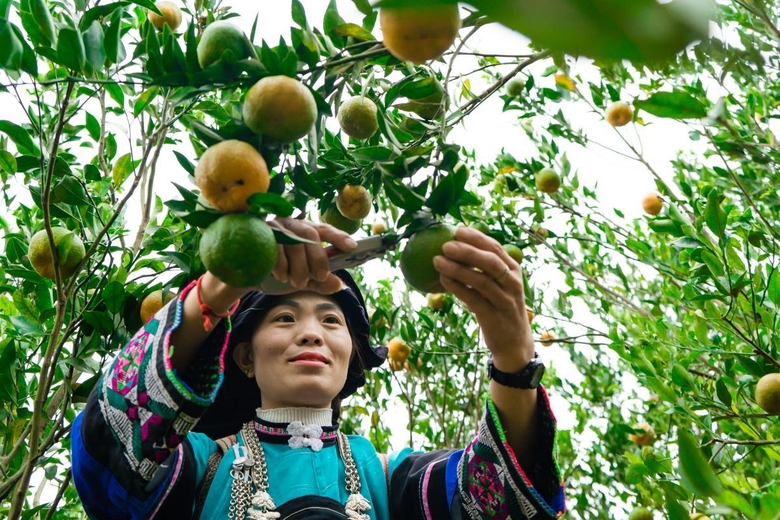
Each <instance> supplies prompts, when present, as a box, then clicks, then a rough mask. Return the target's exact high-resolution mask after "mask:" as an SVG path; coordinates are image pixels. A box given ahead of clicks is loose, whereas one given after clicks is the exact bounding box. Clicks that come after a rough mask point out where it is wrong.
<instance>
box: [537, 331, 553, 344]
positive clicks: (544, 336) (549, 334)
mask: <svg viewBox="0 0 780 520" xmlns="http://www.w3.org/2000/svg"><path fill="white" fill-rule="evenodd" d="M551 339H555V334H553V333H552V332H550V331H549V330H546V331H544V332H542V335H541V336H540V343H541V344H542V345H544V346H545V347H549V346H551V345H552V344H553V343H554V342H553V341H549V340H551Z"/></svg>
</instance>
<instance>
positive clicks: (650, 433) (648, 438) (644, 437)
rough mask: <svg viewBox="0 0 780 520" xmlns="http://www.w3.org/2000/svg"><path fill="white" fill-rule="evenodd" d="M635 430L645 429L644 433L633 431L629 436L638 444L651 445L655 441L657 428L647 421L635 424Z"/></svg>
mask: <svg viewBox="0 0 780 520" xmlns="http://www.w3.org/2000/svg"><path fill="white" fill-rule="evenodd" d="M633 428H634V429H635V430H644V433H632V434H630V435H629V436H628V438H629V439H631V442H633V443H634V444H636V445H637V446H649V445H650V444H652V443H653V441H655V430H653V427H652V426H650V425H649V424H647V423H637V424H635V425H634V426H633Z"/></svg>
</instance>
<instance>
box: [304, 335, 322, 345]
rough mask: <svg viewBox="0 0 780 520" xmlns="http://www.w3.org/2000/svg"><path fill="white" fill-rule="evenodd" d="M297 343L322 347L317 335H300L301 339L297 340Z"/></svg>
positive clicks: (320, 338) (320, 339)
mask: <svg viewBox="0 0 780 520" xmlns="http://www.w3.org/2000/svg"><path fill="white" fill-rule="evenodd" d="M298 342H299V343H300V344H301V345H315V346H320V345H322V337H320V336H319V334H314V333H307V334H303V335H301V337H300V338H299V340H298Z"/></svg>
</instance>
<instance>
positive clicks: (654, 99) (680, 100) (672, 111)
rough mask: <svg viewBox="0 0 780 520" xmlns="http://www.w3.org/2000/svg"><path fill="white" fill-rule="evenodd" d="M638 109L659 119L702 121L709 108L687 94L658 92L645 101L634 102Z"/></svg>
mask: <svg viewBox="0 0 780 520" xmlns="http://www.w3.org/2000/svg"><path fill="white" fill-rule="evenodd" d="M634 106H635V107H636V108H639V109H642V110H644V111H645V112H647V113H648V114H653V115H654V116H657V117H670V118H673V119H701V118H702V117H704V116H706V115H707V107H706V106H705V105H704V103H702V102H701V101H699V100H698V99H696V98H695V97H693V96H692V95H690V94H688V93H686V92H680V91H676V92H656V93H655V94H653V95H652V96H650V97H649V98H647V99H645V100H639V101H634Z"/></svg>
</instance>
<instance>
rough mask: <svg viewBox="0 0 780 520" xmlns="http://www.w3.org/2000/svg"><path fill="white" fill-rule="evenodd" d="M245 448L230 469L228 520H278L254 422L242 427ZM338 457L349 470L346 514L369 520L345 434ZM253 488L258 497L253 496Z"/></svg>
mask: <svg viewBox="0 0 780 520" xmlns="http://www.w3.org/2000/svg"><path fill="white" fill-rule="evenodd" d="M241 435H242V437H243V438H244V443H245V447H243V446H240V445H238V444H236V445H234V451H235V452H236V457H235V460H234V461H233V465H232V467H231V469H230V476H231V477H232V478H233V485H232V488H231V493H230V506H229V508H228V519H229V520H244V518H245V517H246V516H247V515H248V516H249V518H250V519H251V520H276V519H277V518H279V513H278V512H277V511H276V504H275V503H274V500H273V499H272V498H271V495H269V494H268V467H267V466H266V463H265V452H264V451H263V446H262V445H261V444H260V441H259V440H258V438H257V432H255V425H254V422H253V421H250V422H248V423H245V424H244V425H243V426H242V427H241ZM337 441H338V449H339V454H340V455H341V460H343V461H344V466H345V470H346V486H347V492H348V493H349V497H348V498H347V503H346V506H345V510H346V513H347V518H349V519H350V520H370V517H369V516H368V515H367V514H365V512H366V511H368V510H369V509H371V505H370V504H369V502H368V500H367V499H366V498H365V497H364V496H363V495H361V494H360V475H358V471H357V466H356V465H355V460H354V459H353V458H352V449H351V448H350V446H349V440H348V439H347V436H346V435H344V434H343V433H342V432H338V435H337ZM252 485H254V488H255V493H254V495H253V494H252Z"/></svg>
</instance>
